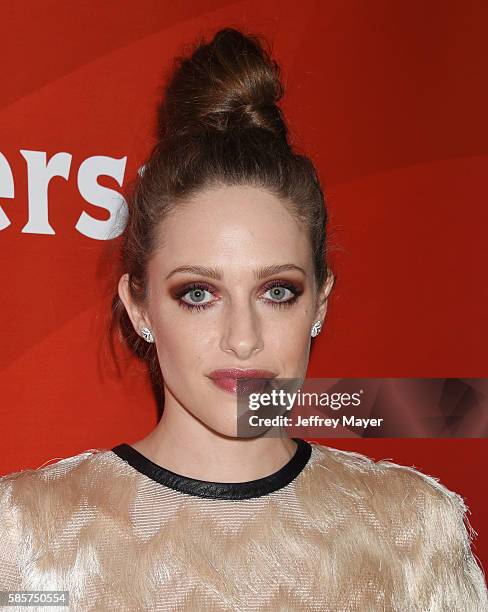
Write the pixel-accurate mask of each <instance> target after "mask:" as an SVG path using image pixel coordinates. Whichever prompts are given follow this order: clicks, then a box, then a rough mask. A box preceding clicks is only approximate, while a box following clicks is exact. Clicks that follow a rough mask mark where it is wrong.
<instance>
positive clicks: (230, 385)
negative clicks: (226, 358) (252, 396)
mask: <svg viewBox="0 0 488 612" xmlns="http://www.w3.org/2000/svg"><path fill="white" fill-rule="evenodd" d="M208 377H209V378H210V380H211V381H212V382H213V383H214V384H215V385H216V386H217V387H219V388H220V389H223V390H224V391H227V392H228V393H233V394H236V393H237V380H238V379H240V378H247V379H256V381H255V383H253V381H252V380H246V382H242V383H240V385H239V389H240V390H241V391H244V390H245V391H247V392H250V391H255V392H259V391H260V390H262V388H263V382H262V379H266V380H269V379H270V378H275V377H276V374H275V372H271V371H270V370H241V369H237V368H228V369H225V370H214V371H213V372H211V373H210V374H209V375H208ZM259 379H261V380H259Z"/></svg>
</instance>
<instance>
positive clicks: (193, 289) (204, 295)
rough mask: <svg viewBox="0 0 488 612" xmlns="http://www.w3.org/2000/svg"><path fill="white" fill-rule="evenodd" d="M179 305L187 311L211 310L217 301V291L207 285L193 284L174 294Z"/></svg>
mask: <svg viewBox="0 0 488 612" xmlns="http://www.w3.org/2000/svg"><path fill="white" fill-rule="evenodd" d="M173 296H174V298H175V299H176V300H177V302H178V304H179V305H180V306H182V307H183V308H186V309H187V310H202V309H204V308H209V307H210V306H212V304H213V303H214V302H215V301H216V300H215V299H212V298H215V296H216V294H215V290H214V289H213V288H212V287H211V286H210V285H207V283H191V284H190V285H188V284H187V285H185V286H184V287H181V288H180V289H177V290H176V291H175V292H174V293H173Z"/></svg>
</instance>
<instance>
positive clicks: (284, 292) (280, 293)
mask: <svg viewBox="0 0 488 612" xmlns="http://www.w3.org/2000/svg"><path fill="white" fill-rule="evenodd" d="M266 293H269V294H270V297H269V299H270V300H273V301H277V302H288V300H290V299H291V298H293V297H294V296H295V294H294V293H293V291H290V289H288V288H287V287H283V286H282V285H275V286H274V287H271V288H270V289H268V290H267V291H266ZM266 293H265V295H266Z"/></svg>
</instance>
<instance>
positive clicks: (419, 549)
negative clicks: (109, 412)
mask: <svg viewBox="0 0 488 612" xmlns="http://www.w3.org/2000/svg"><path fill="white" fill-rule="evenodd" d="M296 441H297V443H298V447H297V450H296V453H295V455H294V456H293V457H292V458H291V459H290V460H289V462H288V463H287V464H286V465H285V466H284V467H283V468H282V469H280V470H279V471H277V472H275V473H273V474H271V475H270V476H268V477H266V478H262V479H259V480H254V481H250V482H241V483H230V484H229V483H210V482H205V481H201V480H194V479H191V478H188V477H185V476H182V475H179V474H175V473H173V472H170V471H168V470H165V469H163V468H161V467H160V466H157V465H156V464H155V463H152V462H151V461H150V460H149V459H147V458H146V457H144V456H143V455H142V454H140V453H139V452H138V451H136V450H135V449H134V448H133V447H131V446H129V445H128V444H120V445H119V446H116V447H114V448H113V449H112V450H99V449H91V450H88V451H86V452H83V453H81V454H79V455H75V456H73V457H68V458H66V459H63V460H61V461H58V462H57V463H54V464H51V465H48V466H45V467H43V468H39V469H37V470H25V471H23V472H17V473H14V474H9V475H7V476H4V477H2V478H0V517H1V523H0V591H1V590H3V591H6V590H9V591H12V590H44V591H47V590H50V591H53V590H64V591H69V597H70V606H69V609H70V610H76V611H86V610H97V611H99V610H110V611H118V610H127V611H130V612H135V611H138V610H169V611H173V610H185V611H188V612H190V611H191V612H195V611H207V610H229V611H236V610H237V611H238V610H243V611H244V610H245V611H251V610H266V611H275V610H276V611H292V610H293V611H295V610H296V611H302V610H320V611H321V612H380V611H385V612H391V611H394V612H430V611H432V612H434V611H435V612H486V611H487V610H488V602H487V589H486V583H485V579H484V576H483V573H482V570H481V569H480V567H479V565H478V564H477V563H476V561H475V559H474V557H473V554H472V551H471V546H470V543H471V538H472V535H473V531H472V529H471V527H470V525H469V523H468V521H467V519H466V514H465V512H466V506H465V505H464V502H463V499H462V497H460V496H459V495H457V494H456V493H453V492H451V491H449V490H448V489H446V488H445V487H444V486H443V485H441V484H440V483H439V482H438V481H437V480H436V479H434V478H432V477H429V476H426V475H424V474H422V473H421V472H419V471H417V470H415V469H414V468H409V467H404V466H399V465H397V464H394V463H390V462H387V461H380V462H374V461H372V460H370V459H369V458H367V457H365V456H364V455H360V454H358V453H352V452H347V451H340V450H337V449H334V448H329V447H325V446H320V445H316V444H310V443H308V442H306V441H304V440H298V439H296ZM463 519H464V520H465V521H466V523H465V522H464V521H463ZM6 609H8V610H14V609H17V608H15V607H10V608H6ZM34 609H39V610H43V611H44V612H45V611H47V610H58V611H59V610H63V609H66V608H62V607H58V608H55V607H42V608H41V607H39V608H33V607H29V608H25V607H19V608H18V610H22V611H23V612H25V611H26V610H34Z"/></svg>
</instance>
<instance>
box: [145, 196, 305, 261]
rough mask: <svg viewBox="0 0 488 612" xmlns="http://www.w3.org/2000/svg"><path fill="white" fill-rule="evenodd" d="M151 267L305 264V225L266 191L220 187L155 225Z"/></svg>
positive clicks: (190, 201) (185, 205)
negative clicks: (157, 246) (155, 241)
mask: <svg viewBox="0 0 488 612" xmlns="http://www.w3.org/2000/svg"><path fill="white" fill-rule="evenodd" d="M158 231H159V240H158V242H159V244H160V247H159V248H158V249H157V251H156V253H155V254H154V257H153V258H152V262H151V265H152V266H157V267H158V268H159V269H161V268H164V269H169V268H172V267H174V266H176V265H182V264H205V265H212V264H214V265H219V266H221V267H224V268H225V267H227V266H232V265H239V266H241V267H242V266H246V267H252V266H253V263H254V264H256V265H262V264H270V263H272V264H277V263H278V264H279V263H284V262H287V263H288V262H292V261H293V262H295V263H297V264H298V265H301V266H302V267H307V266H309V265H310V261H311V251H310V243H309V239H308V235H307V232H306V229H305V226H304V225H303V224H302V223H300V222H299V221H297V220H296V219H295V218H294V216H293V215H292V213H291V212H290V211H289V209H288V208H287V207H286V206H285V204H284V203H283V202H282V201H281V200H280V199H279V198H277V197H276V196H275V195H273V194H272V193H270V192H268V191H266V190H265V189H262V188H258V187H250V186H223V187H218V188H212V189H207V190H205V191H202V192H200V193H198V194H197V195H196V196H194V197H193V198H192V199H191V200H189V201H188V202H186V203H184V205H183V206H180V207H178V208H177V209H176V210H175V211H174V212H172V213H171V214H170V215H169V216H167V217H166V218H165V219H164V221H163V222H162V224H161V225H160V227H159V230H158Z"/></svg>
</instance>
